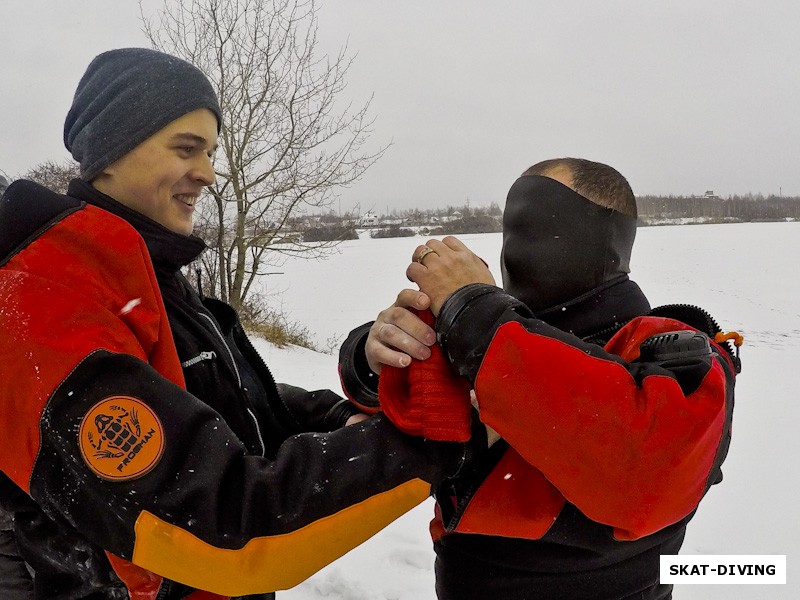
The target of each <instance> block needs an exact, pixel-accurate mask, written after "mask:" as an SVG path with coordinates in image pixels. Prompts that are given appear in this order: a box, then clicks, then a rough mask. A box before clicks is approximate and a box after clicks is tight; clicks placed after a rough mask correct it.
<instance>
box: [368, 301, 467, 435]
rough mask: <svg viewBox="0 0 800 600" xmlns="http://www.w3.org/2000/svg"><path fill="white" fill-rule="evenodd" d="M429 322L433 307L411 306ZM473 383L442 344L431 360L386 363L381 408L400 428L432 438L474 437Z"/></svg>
mask: <svg viewBox="0 0 800 600" xmlns="http://www.w3.org/2000/svg"><path fill="white" fill-rule="evenodd" d="M410 310H411V311H412V312H414V313H415V314H416V315H417V316H418V317H419V318H420V319H422V320H423V321H424V322H425V323H427V324H428V325H431V326H432V325H433V323H434V320H433V314H432V313H431V311H429V310H426V311H417V310H414V309H410ZM471 388H472V386H471V385H470V383H469V381H468V380H466V379H464V378H463V377H459V376H458V375H457V374H456V373H455V372H454V371H453V369H452V367H450V365H449V364H448V363H447V360H446V359H445V357H444V355H443V354H442V350H441V349H440V348H439V345H438V344H434V345H433V346H431V356H430V358H428V359H427V360H424V361H419V360H413V359H412V362H411V365H410V366H408V367H406V368H404V369H399V368H396V367H390V366H387V365H384V366H383V368H382V369H381V376H380V379H379V380H378V400H379V401H380V404H381V409H382V410H383V412H384V413H385V414H386V416H387V417H389V420H390V421H391V422H392V423H394V424H395V426H397V428H398V429H400V430H401V431H403V432H405V433H409V434H411V435H421V436H423V437H425V438H428V439H430V440H438V441H450V442H466V441H467V440H469V438H470V412H471V406H470V398H469V392H470V389H471Z"/></svg>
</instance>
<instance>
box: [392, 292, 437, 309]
mask: <svg viewBox="0 0 800 600" xmlns="http://www.w3.org/2000/svg"><path fill="white" fill-rule="evenodd" d="M394 305H395V306H396V307H400V308H416V309H419V310H425V309H426V308H428V307H429V306H430V305H431V299H430V298H428V296H427V295H425V294H423V293H422V292H420V291H418V290H409V289H406V290H403V291H401V292H400V293H399V294H397V300H395V302H394Z"/></svg>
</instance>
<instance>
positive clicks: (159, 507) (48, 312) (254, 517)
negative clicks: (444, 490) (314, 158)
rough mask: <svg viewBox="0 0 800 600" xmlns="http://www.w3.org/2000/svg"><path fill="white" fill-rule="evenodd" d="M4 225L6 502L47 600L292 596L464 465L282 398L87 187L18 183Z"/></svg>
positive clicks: (159, 250)
mask: <svg viewBox="0 0 800 600" xmlns="http://www.w3.org/2000/svg"><path fill="white" fill-rule="evenodd" d="M94 204H101V205H104V206H105V207H106V208H109V207H114V206H116V208H115V209H114V211H113V212H116V213H117V214H118V215H121V216H122V217H123V218H120V216H116V215H114V214H111V212H109V211H108V210H104V209H103V208H100V207H98V206H95V205H94ZM128 221H131V222H128ZM131 223H134V224H135V225H136V227H134V226H132V224H131ZM0 228H2V229H1V230H0V231H1V232H2V235H0V331H2V332H3V334H2V336H0V358H2V361H0V470H2V473H3V476H2V477H0V498H2V500H3V503H4V505H5V506H7V507H10V508H11V509H12V510H14V512H15V519H16V524H17V528H18V529H17V534H18V537H19V540H18V541H19V544H20V548H21V551H22V553H23V557H24V558H25V560H26V561H27V562H28V563H29V564H30V566H31V567H32V568H33V569H34V570H35V571H36V586H37V594H38V595H39V596H40V597H43V598H56V597H59V598H82V597H87V596H89V595H91V594H96V595H93V596H92V597H102V598H136V599H137V600H147V599H155V598H159V599H161V598H172V597H176V598H177V597H185V595H186V594H187V593H189V591H188V589H189V588H196V589H199V590H207V592H211V593H214V594H219V595H220V597H225V596H236V595H244V594H254V593H262V592H268V591H272V590H277V589H285V588H288V587H291V586H293V585H295V584H297V583H298V582H300V581H302V580H304V579H305V578H307V577H308V576H310V575H311V574H312V573H314V572H315V571H317V570H318V569H320V568H321V567H323V566H324V565H326V564H328V563H329V562H331V561H332V560H334V559H335V558H337V557H338V556H341V555H342V554H344V553H345V552H347V551H348V550H350V549H351V548H353V547H354V546H356V545H358V544H360V543H361V542H363V541H364V540H366V539H367V538H369V537H370V536H372V535H374V534H375V533H376V532H377V531H379V530H380V529H381V528H383V527H384V526H385V525H386V524H388V523H389V522H391V521H392V520H393V519H395V518H397V517H398V516H399V515H401V514H403V513H404V512H406V511H407V510H409V509H410V508H411V507H413V506H414V505H416V504H418V503H419V502H420V501H422V500H423V499H424V498H425V497H427V496H428V495H429V493H430V489H431V485H432V484H437V483H439V482H440V481H441V480H442V478H443V477H445V476H448V475H452V474H453V473H454V472H455V471H456V469H457V468H459V467H460V466H461V464H462V461H463V457H464V452H465V446H464V445H460V444H448V443H429V442H425V441H423V440H419V439H414V438H410V437H408V436H405V435H402V434H400V433H399V432H398V431H397V430H396V429H395V428H394V427H393V426H392V425H391V424H390V423H389V422H388V421H386V420H385V419H384V418H383V417H380V416H379V417H373V418H371V419H369V420H368V421H366V422H364V423H363V424H360V425H356V426H352V427H347V428H344V429H337V430H335V431H332V432H327V430H329V429H331V428H333V427H335V426H337V425H338V424H340V423H341V421H342V420H343V419H344V418H346V415H345V414H343V413H342V412H341V409H337V408H336V407H337V403H338V398H337V397H335V395H334V394H332V393H330V392H327V391H322V392H305V391H304V390H300V389H299V388H292V387H290V386H282V387H281V390H280V391H279V390H278V387H277V386H276V385H275V384H274V382H273V381H272V377H271V375H269V372H268V370H267V369H266V367H265V366H264V365H263V363H262V362H261V361H260V359H257V354H256V353H255V351H254V350H253V349H252V346H250V344H249V342H247V340H246V337H245V336H244V332H243V331H242V330H241V326H240V325H239V323H238V320H237V319H236V316H235V313H234V312H233V311H232V310H231V309H230V307H227V306H226V305H222V304H221V303H215V302H213V301H206V302H202V301H200V299H199V298H198V297H197V296H196V294H195V293H194V292H193V291H192V290H191V289H190V288H189V286H188V285H186V283H185V280H183V279H182V277H180V275H179V273H177V268H175V267H177V266H179V265H172V266H170V265H166V266H167V267H168V268H164V269H162V267H164V266H165V265H163V264H160V263H159V262H158V261H156V268H155V269H154V266H153V262H152V261H151V253H152V254H154V255H156V256H159V257H160V258H163V257H168V256H169V255H170V251H175V252H177V253H178V254H181V252H183V251H182V250H180V249H179V248H180V247H181V244H177V245H174V244H173V243H172V242H174V241H175V240H174V237H173V236H177V234H172V233H170V232H168V231H167V230H165V229H163V228H161V227H160V226H159V225H158V224H156V223H154V222H152V221H149V219H147V218H146V217H143V216H141V215H138V213H135V214H134V215H130V214H127V213H126V211H125V209H124V207H121V205H118V204H117V203H114V202H113V201H112V200H111V199H109V198H107V197H104V196H102V194H99V193H97V192H96V191H94V190H93V189H92V188H91V187H90V186H88V185H87V184H85V183H82V182H73V185H72V186H71V188H70V195H69V196H60V195H57V194H54V193H52V192H50V191H49V190H46V189H45V188H42V187H41V186H38V185H37V184H34V183H32V182H26V181H20V182H16V183H14V184H13V185H12V186H11V187H10V188H9V190H8V191H7V193H6V195H5V197H4V198H3V203H2V205H0ZM137 229H139V230H140V231H138V232H137ZM153 232H157V233H158V235H153ZM142 235H145V237H146V239H147V241H148V243H147V244H146V242H145V239H143V237H142ZM178 237H181V238H183V236H178ZM183 239H184V240H186V239H187V238H183ZM163 244H165V245H164V246H162V245H163ZM148 245H150V246H151V247H150V248H149V249H148ZM184 250H185V249H184ZM189 254H191V252H189ZM178 263H182V260H179V261H178ZM162 292H163V296H162ZM165 300H166V303H167V306H166V307H165ZM173 333H174V337H173ZM176 342H177V347H176ZM182 363H183V367H182ZM187 383H188V384H189V391H187ZM254 387H255V388H258V389H254ZM192 391H194V392H195V393H192ZM304 430H306V431H307V430H311V431H315V432H316V433H301V431H304ZM23 492H24V493H23ZM110 567H113V571H112V569H111V568H110ZM168 580H172V581H174V582H180V584H173V583H172V582H170V581H168ZM185 586H189V588H187V587H185ZM159 594H160V595H159ZM201 596H202V597H203V598H211V597H216V596H212V595H209V594H208V593H202V592H195V593H194V595H192V596H191V597H197V598H200V597H201Z"/></svg>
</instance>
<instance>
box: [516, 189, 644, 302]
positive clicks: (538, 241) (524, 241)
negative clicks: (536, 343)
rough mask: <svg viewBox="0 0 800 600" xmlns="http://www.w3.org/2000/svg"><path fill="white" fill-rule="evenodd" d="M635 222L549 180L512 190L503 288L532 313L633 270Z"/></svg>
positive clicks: (566, 300) (567, 299) (576, 295)
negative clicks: (631, 258) (632, 255)
mask: <svg viewBox="0 0 800 600" xmlns="http://www.w3.org/2000/svg"><path fill="white" fill-rule="evenodd" d="M635 237H636V219H635V218H634V217H629V216H627V215H624V214H622V213H620V212H617V211H615V210H612V209H610V208H605V207H603V206H599V205H597V204H595V203H594V202H592V201H591V200H589V199H587V198H585V197H584V196H581V195H580V194H579V193H577V192H575V191H574V190H572V189H570V188H569V187H567V186H566V185H564V184H562V183H560V182H558V181H556V180H554V179H550V178H549V177H543V176H540V175H528V176H524V177H520V178H519V179H517V180H516V181H515V182H514V185H512V186H511V190H509V192H508V198H507V200H506V207H505V210H504V212H503V251H502V254H501V257H500V263H501V267H502V273H503V287H504V289H505V290H506V292H508V293H509V294H511V295H512V296H514V297H515V298H517V299H519V300H521V301H522V302H524V303H525V304H526V305H527V306H528V307H529V308H530V309H531V310H532V311H533V312H534V313H537V312H540V311H542V310H544V309H547V308H550V307H553V306H556V305H559V304H563V303H565V302H568V301H569V300H571V299H573V298H577V297H579V296H581V295H582V294H585V293H587V292H588V291H589V290H592V289H594V288H596V287H598V286H599V285H601V284H603V283H605V282H608V281H611V280H612V279H615V278H618V277H619V276H620V275H624V274H627V273H629V272H630V257H631V249H632V247H633V241H634V238H635Z"/></svg>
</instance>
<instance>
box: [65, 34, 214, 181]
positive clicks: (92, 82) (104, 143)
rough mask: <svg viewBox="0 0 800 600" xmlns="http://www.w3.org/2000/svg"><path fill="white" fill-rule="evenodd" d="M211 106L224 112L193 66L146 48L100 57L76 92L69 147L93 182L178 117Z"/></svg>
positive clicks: (67, 129)
mask: <svg viewBox="0 0 800 600" xmlns="http://www.w3.org/2000/svg"><path fill="white" fill-rule="evenodd" d="M198 108H207V109H208V110H210V111H211V112H213V113H214V115H215V116H216V117H217V131H219V127H220V122H221V116H220V108H219V102H218V101H217V95H216V93H215V92H214V88H213V87H212V86H211V83H210V82H209V81H208V79H207V78H206V76H205V75H204V74H203V73H202V72H201V71H200V69H198V68H197V67H195V66H194V65H192V64H191V63H188V62H186V61H185V60H182V59H180V58H176V57H175V56H170V55H169V54H164V53H163V52H158V51H156V50H148V49H146V48H121V49H119V50H110V51H108V52H104V53H103V54H100V55H98V56H97V57H96V58H95V59H94V60H93V61H92V62H91V64H90V65H89V67H88V68H87V69H86V73H84V75H83V77H82V78H81V80H80V83H78V89H77V90H75V97H74V98H73V100H72V107H71V108H70V109H69V113H67V120H66V121H65V122H64V145H65V146H66V147H67V150H69V151H70V152H71V153H72V156H73V158H75V160H76V161H78V162H79V163H80V165H81V179H83V180H85V181H91V180H92V179H94V178H95V177H96V176H97V175H98V174H99V173H100V172H101V171H102V170H103V169H105V168H106V167H107V166H108V165H110V164H111V163H113V162H114V161H116V160H117V159H119V158H122V157H123V156H125V155H126V154H127V153H128V152H130V151H131V150H133V149H134V148H135V147H136V146H138V145H139V144H141V143H142V142H143V141H145V140H146V139H147V138H149V137H150V136H151V135H153V134H154V133H156V132H157V131H159V130H160V129H162V128H164V127H165V126H167V125H168V124H169V123H171V122H172V121H174V120H175V119H177V118H179V117H182V116H183V115H185V114H187V113H190V112H192V111H193V110H197V109H198Z"/></svg>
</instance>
